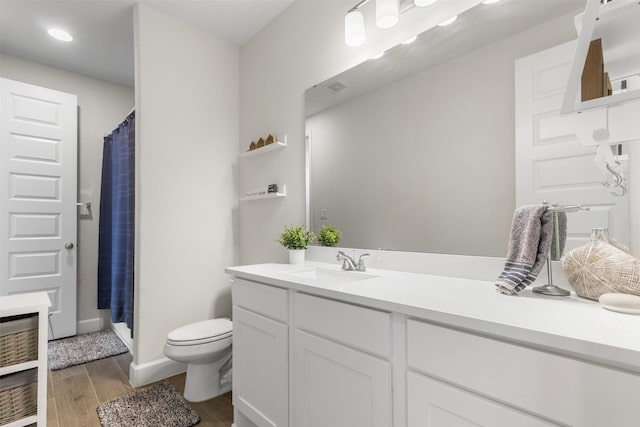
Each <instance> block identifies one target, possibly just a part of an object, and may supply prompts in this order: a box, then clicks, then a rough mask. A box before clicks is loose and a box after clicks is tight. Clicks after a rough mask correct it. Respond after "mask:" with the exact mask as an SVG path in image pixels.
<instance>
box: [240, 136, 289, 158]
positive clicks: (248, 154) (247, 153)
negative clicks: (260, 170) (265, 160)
mask: <svg viewBox="0 0 640 427" xmlns="http://www.w3.org/2000/svg"><path fill="white" fill-rule="evenodd" d="M286 146H287V136H286V135H285V136H284V141H275V142H273V143H272V144H269V145H265V146H264V147H260V148H256V149H255V150H251V151H245V152H244V153H241V154H240V158H242V159H249V158H251V157H256V156H261V155H263V154H267V153H270V152H272V151H276V150H281V149H283V148H285V147H286Z"/></svg>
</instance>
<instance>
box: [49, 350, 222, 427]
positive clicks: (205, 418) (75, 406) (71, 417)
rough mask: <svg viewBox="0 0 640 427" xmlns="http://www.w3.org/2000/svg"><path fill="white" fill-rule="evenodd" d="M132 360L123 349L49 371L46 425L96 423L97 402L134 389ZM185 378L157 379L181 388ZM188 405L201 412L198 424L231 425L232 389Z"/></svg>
mask: <svg viewBox="0 0 640 427" xmlns="http://www.w3.org/2000/svg"><path fill="white" fill-rule="evenodd" d="M131 360H132V357H131V354H129V353H125V354H121V355H118V356H113V357H109V358H106V359H102V360H96V361H94V362H89V363H85V364H83V365H77V366H72V367H70V368H66V369H61V370H59V371H49V378H48V401H47V402H48V403H47V427H82V426H97V427H99V426H100V421H99V420H98V415H97V413H96V408H97V407H98V405H100V404H102V403H104V402H106V401H108V400H111V399H115V398H117V397H120V396H124V395H125V394H129V393H131V392H133V391H134V390H136V389H135V388H133V387H132V386H131V384H129V379H128V378H129V364H130V363H131ZM184 379H185V374H180V375H176V376H174V377H171V378H167V379H166V380H163V381H159V382H158V383H162V382H167V383H170V384H173V385H174V386H175V387H176V388H177V389H178V390H180V391H181V392H182V391H184ZM158 383H154V384H158ZM149 385H153V384H149ZM145 387H148V386H145ZM141 388H144V387H141ZM189 405H191V407H192V408H193V409H194V410H195V411H196V412H197V413H198V415H200V419H201V421H200V423H199V424H198V426H203V427H230V426H231V423H232V422H233V406H232V405H231V393H227V394H225V395H223V396H219V397H217V398H215V399H211V400H207V401H205V402H200V403H189Z"/></svg>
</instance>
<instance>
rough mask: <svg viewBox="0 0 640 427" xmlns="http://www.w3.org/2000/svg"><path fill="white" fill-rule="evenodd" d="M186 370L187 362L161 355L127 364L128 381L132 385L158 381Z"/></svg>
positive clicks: (138, 385)
mask: <svg viewBox="0 0 640 427" xmlns="http://www.w3.org/2000/svg"><path fill="white" fill-rule="evenodd" d="M186 371H187V364H186V363H181V362H176V361H175V360H171V359H168V358H166V357H163V358H161V359H156V360H152V361H151V362H147V363H142V364H140V365H136V363H135V362H131V365H130V366H129V381H130V382H131V385H132V386H134V387H140V386H143V385H145V384H150V383H152V382H155V381H160V380H163V379H165V378H169V377H172V376H174V375H178V374H181V373H183V372H186Z"/></svg>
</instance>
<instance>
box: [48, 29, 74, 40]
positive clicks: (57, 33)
mask: <svg viewBox="0 0 640 427" xmlns="http://www.w3.org/2000/svg"><path fill="white" fill-rule="evenodd" d="M47 33H49V35H50V36H51V37H53V38H54V39H56V40H60V41H63V42H70V41H71V40H73V37H71V34H69V33H67V32H66V31H64V30H61V29H59V28H51V29H50V30H48V31H47Z"/></svg>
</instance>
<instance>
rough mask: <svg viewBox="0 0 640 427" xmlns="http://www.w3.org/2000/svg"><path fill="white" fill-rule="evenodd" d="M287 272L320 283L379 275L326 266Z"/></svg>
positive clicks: (362, 278) (347, 281) (329, 283)
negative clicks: (332, 268) (331, 268)
mask: <svg viewBox="0 0 640 427" xmlns="http://www.w3.org/2000/svg"><path fill="white" fill-rule="evenodd" d="M285 274H287V275H289V276H294V277H297V278H298V279H304V280H305V281H309V282H314V283H316V284H318V285H332V284H333V285H336V284H343V283H353V282H359V281H361V280H367V279H374V278H376V277H378V276H375V275H373V274H367V273H361V272H359V271H344V270H329V269H326V268H310V269H305V270H298V271H287V272H286V273H285Z"/></svg>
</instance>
